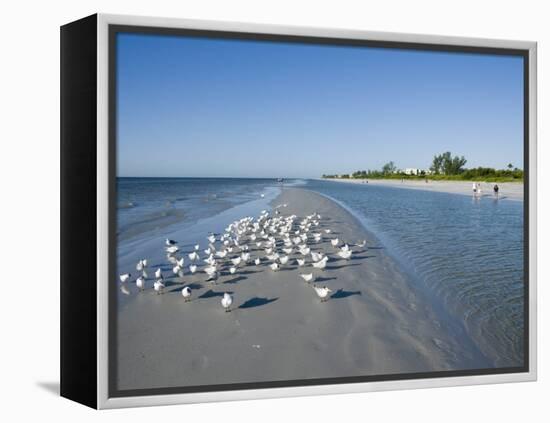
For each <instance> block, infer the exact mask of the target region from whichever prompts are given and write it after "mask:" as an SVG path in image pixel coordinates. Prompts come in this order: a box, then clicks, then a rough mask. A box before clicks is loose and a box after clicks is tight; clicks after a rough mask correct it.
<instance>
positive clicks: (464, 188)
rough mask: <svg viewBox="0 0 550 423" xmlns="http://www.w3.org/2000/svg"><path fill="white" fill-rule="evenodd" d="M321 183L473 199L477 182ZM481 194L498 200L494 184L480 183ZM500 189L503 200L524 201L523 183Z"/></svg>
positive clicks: (398, 180) (392, 181) (365, 180)
mask: <svg viewBox="0 0 550 423" xmlns="http://www.w3.org/2000/svg"><path fill="white" fill-rule="evenodd" d="M319 180H321V181H334V182H342V183H351V184H361V185H362V184H365V185H370V186H372V185H381V186H388V187H394V188H403V189H419V190H423V191H435V192H445V193H448V194H459V195H469V196H472V197H473V195H474V194H473V190H472V184H473V183H474V182H475V181H438V180H430V179H428V182H426V181H425V180H412V179H404V180H403V181H401V180H400V179H368V178H367V179H344V178H319ZM480 184H481V194H478V195H477V196H476V197H477V198H497V197H496V196H495V195H494V193H493V187H494V185H495V183H494V182H480ZM496 184H497V185H498V187H499V195H498V198H499V199H501V200H504V199H506V200H515V201H523V182H496Z"/></svg>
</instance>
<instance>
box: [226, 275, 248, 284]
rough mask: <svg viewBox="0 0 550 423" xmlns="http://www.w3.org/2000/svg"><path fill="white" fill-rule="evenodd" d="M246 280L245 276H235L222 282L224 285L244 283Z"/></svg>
mask: <svg viewBox="0 0 550 423" xmlns="http://www.w3.org/2000/svg"><path fill="white" fill-rule="evenodd" d="M246 279H248V278H247V277H246V276H237V277H236V278H232V279H228V280H226V281H225V282H223V283H224V284H226V283H227V284H235V283H239V282H240V281H244V280H246Z"/></svg>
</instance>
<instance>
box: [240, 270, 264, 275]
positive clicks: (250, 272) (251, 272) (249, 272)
mask: <svg viewBox="0 0 550 423" xmlns="http://www.w3.org/2000/svg"><path fill="white" fill-rule="evenodd" d="M261 272H262V271H261V270H243V271H241V272H238V273H240V274H241V275H252V274H254V273H261Z"/></svg>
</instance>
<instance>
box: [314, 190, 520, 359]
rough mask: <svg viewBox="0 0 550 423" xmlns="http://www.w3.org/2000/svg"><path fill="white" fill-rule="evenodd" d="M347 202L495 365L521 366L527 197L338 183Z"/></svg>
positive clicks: (334, 193) (338, 194) (337, 193)
mask: <svg viewBox="0 0 550 423" xmlns="http://www.w3.org/2000/svg"><path fill="white" fill-rule="evenodd" d="M306 187H307V188H308V189H311V190H313V191H317V192H320V193H322V194H325V195H328V196H329V197H332V198H333V199H335V200H337V201H339V202H341V203H342V204H343V205H345V206H347V207H348V208H349V209H350V211H352V212H353V213H354V214H355V215H356V216H357V217H358V218H359V219H360V220H361V221H362V222H363V223H364V224H365V226H366V227H367V229H368V230H369V231H371V232H372V233H374V235H376V237H377V238H378V239H379V240H380V241H381V243H382V244H383V246H384V248H385V249H386V250H387V252H388V253H389V254H390V255H391V256H393V257H394V258H396V260H397V261H398V262H399V263H400V264H401V265H402V267H403V268H404V269H405V270H407V271H408V273H410V274H412V275H413V277H414V279H415V280H416V282H417V283H419V284H421V286H423V287H426V288H427V289H428V290H429V291H430V292H431V293H432V294H433V296H434V297H435V298H436V299H437V300H438V301H441V302H442V303H443V305H444V308H445V309H446V310H448V311H449V313H450V314H451V315H452V316H454V317H455V318H457V319H458V320H459V321H460V322H461V323H462V324H463V325H464V328H465V330H466V332H467V333H468V334H469V335H470V337H471V338H472V339H473V340H474V342H475V343H476V344H477V345H478V347H479V348H480V350H481V352H482V353H483V354H484V355H486V356H487V357H488V358H489V359H490V360H491V361H493V362H494V365H495V367H515V366H521V365H523V359H524V357H523V353H524V345H523V342H524V339H523V327H524V326H523V320H524V319H523V312H524V307H523V306H524V303H523V299H524V296H523V292H524V291H523V290H524V273H523V246H524V242H523V241H524V240H523V201H512V200H496V199H494V198H493V197H491V196H486V197H482V198H479V199H474V198H473V197H472V196H469V195H458V194H447V193H440V192H431V191H421V190H412V189H401V188H393V187H384V186H376V185H368V184H346V183H341V182H334V181H308V184H307V185H306Z"/></svg>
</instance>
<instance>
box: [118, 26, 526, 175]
mask: <svg viewBox="0 0 550 423" xmlns="http://www.w3.org/2000/svg"><path fill="white" fill-rule="evenodd" d="M117 49H118V50H117V90H118V93H117V94H118V110H117V131H118V133H117V141H118V143H117V152H118V164H117V166H118V175H119V176H233V177H319V176H320V175H321V174H323V173H347V172H351V171H355V170H359V169H361V170H362V169H379V168H381V167H382V165H383V164H384V163H386V162H388V161H390V160H393V161H394V162H395V163H396V165H397V166H398V167H400V168H407V167H420V168H427V167H429V165H430V163H431V159H432V157H433V155H434V154H436V153H440V152H444V151H447V150H448V151H451V152H452V153H453V154H459V155H464V156H465V157H466V159H467V160H468V163H467V164H466V167H476V166H490V167H497V168H504V167H505V166H506V165H507V164H508V163H509V162H511V163H513V164H514V165H515V166H518V167H522V161H523V63H522V59H521V58H519V57H508V56H494V55H477V54H464V53H440V52H419V51H406V50H394V49H379V48H378V49H377V48H366V47H360V48H358V47H342V46H327V45H306V44H294V43H273V42H261V41H244V40H222V39H220V40H218V39H207V38H191V37H176V36H160V35H138V34H119V35H118V40H117Z"/></svg>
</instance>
